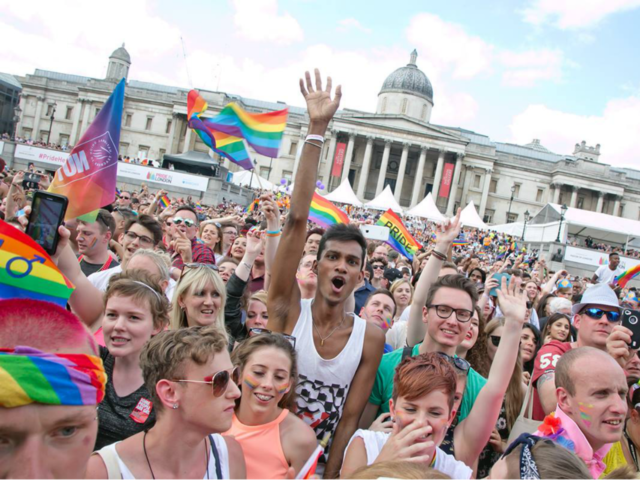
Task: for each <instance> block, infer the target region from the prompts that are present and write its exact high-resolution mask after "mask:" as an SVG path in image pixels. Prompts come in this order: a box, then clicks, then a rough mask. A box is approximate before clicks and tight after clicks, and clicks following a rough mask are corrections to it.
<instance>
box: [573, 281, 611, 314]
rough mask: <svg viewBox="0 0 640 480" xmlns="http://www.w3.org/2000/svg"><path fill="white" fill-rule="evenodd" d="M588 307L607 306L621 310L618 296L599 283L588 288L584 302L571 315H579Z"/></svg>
mask: <svg viewBox="0 0 640 480" xmlns="http://www.w3.org/2000/svg"><path fill="white" fill-rule="evenodd" d="M587 305H606V306H607V307H616V308H620V303H619V302H618V296H617V295H616V294H615V292H614V291H613V290H612V289H611V287H610V286H609V285H607V284H606V283H599V284H597V285H594V286H593V287H591V288H588V289H587V290H586V291H585V292H584V293H583V294H582V302H580V303H577V304H576V305H574V306H573V307H572V308H571V314H572V315H577V314H578V313H580V311H581V310H582V309H583V308H585V307H586V306H587Z"/></svg>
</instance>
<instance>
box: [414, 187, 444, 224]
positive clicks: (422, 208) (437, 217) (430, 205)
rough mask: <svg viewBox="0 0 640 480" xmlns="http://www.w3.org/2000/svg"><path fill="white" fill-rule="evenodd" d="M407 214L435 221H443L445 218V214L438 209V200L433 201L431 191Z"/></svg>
mask: <svg viewBox="0 0 640 480" xmlns="http://www.w3.org/2000/svg"><path fill="white" fill-rule="evenodd" d="M407 215H413V216H416V217H422V218H428V219H429V220H433V221H435V222H442V221H444V220H445V217H444V215H442V214H441V213H440V210H438V207H436V202H434V201H433V196H432V195H431V192H429V195H427V196H426V197H424V199H423V200H422V201H421V202H420V203H419V204H417V205H416V206H415V207H413V208H412V209H411V210H409V211H408V212H407Z"/></svg>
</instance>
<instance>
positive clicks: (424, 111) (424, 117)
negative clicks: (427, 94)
mask: <svg viewBox="0 0 640 480" xmlns="http://www.w3.org/2000/svg"><path fill="white" fill-rule="evenodd" d="M422 120H425V121H426V120H427V104H426V103H425V104H424V105H422Z"/></svg>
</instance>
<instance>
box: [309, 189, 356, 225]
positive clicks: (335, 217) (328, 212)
mask: <svg viewBox="0 0 640 480" xmlns="http://www.w3.org/2000/svg"><path fill="white" fill-rule="evenodd" d="M309 220H311V221H312V222H313V223H317V224H318V225H320V226H321V227H322V228H328V227H330V226H331V225H335V224H336V223H349V217H348V216H347V214H346V213H344V212H343V211H342V210H340V209H339V208H338V207H336V206H335V205H334V204H333V203H331V202H330V201H329V200H327V199H326V198H324V197H322V196H321V195H318V194H317V193H316V192H313V198H312V199H311V207H310V209H309Z"/></svg>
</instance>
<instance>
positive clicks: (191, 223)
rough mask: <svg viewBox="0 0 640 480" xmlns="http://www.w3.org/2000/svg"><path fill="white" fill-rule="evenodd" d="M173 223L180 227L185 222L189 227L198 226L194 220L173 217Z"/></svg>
mask: <svg viewBox="0 0 640 480" xmlns="http://www.w3.org/2000/svg"><path fill="white" fill-rule="evenodd" d="M172 222H173V223H174V224H176V225H180V224H181V223H182V222H184V224H185V225H186V226H187V227H193V226H194V225H195V224H196V222H194V221H193V220H191V219H189V218H182V217H173V220H172Z"/></svg>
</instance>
